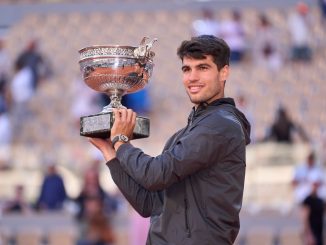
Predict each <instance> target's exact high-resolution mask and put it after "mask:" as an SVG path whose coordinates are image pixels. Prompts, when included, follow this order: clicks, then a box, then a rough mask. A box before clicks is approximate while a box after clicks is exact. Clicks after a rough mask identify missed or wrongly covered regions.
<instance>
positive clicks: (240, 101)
mask: <svg viewBox="0 0 326 245" xmlns="http://www.w3.org/2000/svg"><path fill="white" fill-rule="evenodd" d="M236 105H237V108H238V109H239V110H240V111H241V112H242V113H243V114H244V115H245V116H246V118H247V119H248V121H249V123H250V125H251V130H250V139H251V143H254V142H255V141H256V138H255V133H254V132H255V130H254V129H255V119H254V115H253V113H252V110H251V108H250V107H249V105H248V100H247V97H246V96H245V95H244V94H239V95H238V97H237V99H236Z"/></svg>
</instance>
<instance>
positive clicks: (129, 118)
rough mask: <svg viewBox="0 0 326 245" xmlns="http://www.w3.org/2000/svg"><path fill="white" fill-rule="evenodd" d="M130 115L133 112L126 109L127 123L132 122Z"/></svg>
mask: <svg viewBox="0 0 326 245" xmlns="http://www.w3.org/2000/svg"><path fill="white" fill-rule="evenodd" d="M132 114H133V110H131V109H128V110H127V122H129V123H130V122H132Z"/></svg>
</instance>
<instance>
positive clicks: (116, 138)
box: [112, 134, 129, 147]
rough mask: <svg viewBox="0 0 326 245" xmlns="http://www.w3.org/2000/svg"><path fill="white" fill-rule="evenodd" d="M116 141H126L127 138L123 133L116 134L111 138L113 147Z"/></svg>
mask: <svg viewBox="0 0 326 245" xmlns="http://www.w3.org/2000/svg"><path fill="white" fill-rule="evenodd" d="M118 141H121V142H123V143H128V141H129V138H128V137H127V136H126V135H124V134H118V135H116V136H114V137H113V139H112V146H113V147H114V145H115V144H116V143H117V142H118Z"/></svg>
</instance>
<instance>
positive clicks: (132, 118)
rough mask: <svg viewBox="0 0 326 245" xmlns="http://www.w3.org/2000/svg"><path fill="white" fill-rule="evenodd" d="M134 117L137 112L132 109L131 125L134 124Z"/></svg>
mask: <svg viewBox="0 0 326 245" xmlns="http://www.w3.org/2000/svg"><path fill="white" fill-rule="evenodd" d="M136 117H137V113H136V112H134V111H133V112H132V117H131V123H132V125H136Z"/></svg>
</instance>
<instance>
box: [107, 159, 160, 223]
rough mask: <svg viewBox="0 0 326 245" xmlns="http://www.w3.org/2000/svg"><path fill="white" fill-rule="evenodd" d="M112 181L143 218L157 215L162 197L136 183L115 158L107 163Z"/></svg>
mask: <svg viewBox="0 0 326 245" xmlns="http://www.w3.org/2000/svg"><path fill="white" fill-rule="evenodd" d="M107 166H108V167H109V169H110V172H111V176H112V179H113V181H114V182H115V183H116V185H117V186H118V188H119V190H120V191H121V192H122V194H123V195H124V197H125V198H126V199H127V200H128V202H129V203H130V204H131V205H132V206H133V208H134V209H135V210H136V211H137V212H138V213H139V214H140V215H141V216H143V217H149V216H151V215H155V214H159V213H160V212H161V207H162V205H163V197H162V195H161V193H159V192H151V191H149V190H146V189H144V188H143V187H142V186H140V185H139V184H138V183H136V182H135V181H134V180H133V179H132V178H131V177H130V176H129V175H128V174H127V173H126V172H125V171H124V170H123V169H122V167H121V166H120V164H119V161H118V160H117V159H116V158H115V159H113V160H111V161H109V162H107Z"/></svg>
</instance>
